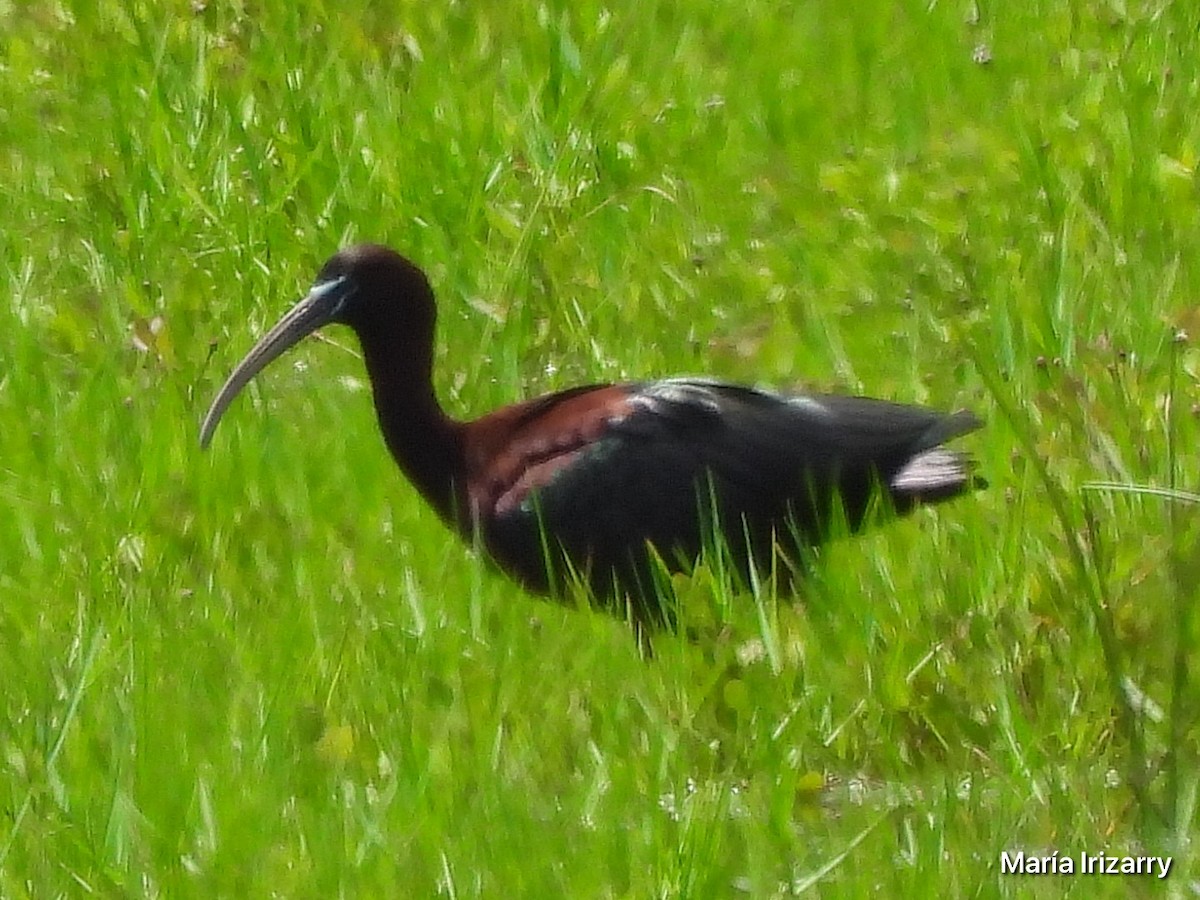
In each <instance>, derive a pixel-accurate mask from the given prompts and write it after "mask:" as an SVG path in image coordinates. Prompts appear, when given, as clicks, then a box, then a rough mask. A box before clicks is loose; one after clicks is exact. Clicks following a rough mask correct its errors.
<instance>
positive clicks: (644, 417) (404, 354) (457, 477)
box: [200, 243, 985, 629]
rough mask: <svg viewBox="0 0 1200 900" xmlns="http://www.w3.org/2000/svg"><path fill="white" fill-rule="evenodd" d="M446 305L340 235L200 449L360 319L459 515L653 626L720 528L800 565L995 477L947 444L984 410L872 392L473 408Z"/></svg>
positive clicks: (416, 458)
mask: <svg viewBox="0 0 1200 900" xmlns="http://www.w3.org/2000/svg"><path fill="white" fill-rule="evenodd" d="M436 318H437V312H436V304H435V298H434V292H433V289H432V287H431V285H430V282H429V279H428V277H427V276H426V275H425V273H424V272H423V271H422V270H421V269H420V268H419V267H418V266H417V265H416V264H415V263H413V262H412V261H410V260H409V259H407V258H405V257H404V256H402V255H401V254H399V253H397V252H396V251H394V250H392V249H389V248H388V247H386V246H383V245H381V244H371V243H363V244H357V245H354V246H350V247H347V248H345V249H342V250H340V251H339V252H337V253H335V254H334V255H333V256H332V257H331V258H330V259H329V260H328V261H327V262H326V263H325V264H324V265H323V266H322V268H321V269H320V272H319V273H318V275H317V277H316V280H315V282H314V283H313V286H312V288H311V290H310V291H309V292H308V293H307V294H306V295H305V296H304V297H303V299H301V300H300V301H299V302H298V303H296V304H295V305H294V306H293V307H292V308H291V309H290V311H288V312H287V313H286V314H285V315H284V316H283V317H282V318H281V319H280V320H279V321H278V323H277V324H276V325H275V326H273V327H272V328H271V329H270V330H269V331H268V332H267V333H266V334H265V335H263V337H262V338H261V339H260V340H259V341H258V342H257V343H255V344H254V345H253V347H252V348H251V349H250V351H249V352H248V353H247V354H246V356H245V357H244V358H243V359H242V361H241V362H240V363H239V364H238V365H237V366H236V367H235V368H234V369H233V371H232V373H231V374H230V375H229V377H228V379H227V380H226V381H225V383H224V385H223V386H222V387H221V389H220V390H219V391H218V393H217V394H216V396H215V398H214V399H213V402H212V405H211V406H210V408H209V410H208V413H207V415H206V416H205V417H204V420H203V423H202V425H201V428H200V444H201V447H202V448H207V447H208V446H209V444H210V442H211V440H212V437H213V433H214V431H215V429H216V427H217V424H218V423H219V422H220V420H221V418H222V416H223V415H224V414H225V412H226V410H227V408H228V407H229V405H230V403H231V402H232V401H233V399H234V398H235V397H236V396H237V395H238V393H239V392H240V391H241V390H242V389H243V388H244V387H245V386H246V384H247V383H248V382H249V381H250V380H251V379H252V378H254V377H255V376H256V375H257V374H258V373H259V372H261V371H262V370H263V369H264V368H266V367H267V366H268V365H269V364H270V363H271V362H272V361H274V360H275V359H276V358H278V357H279V356H280V355H281V354H283V353H284V352H285V351H287V350H288V349H289V348H291V347H293V346H294V345H296V344H297V343H299V342H300V341H301V340H302V339H303V338H305V337H306V336H308V335H310V334H311V333H313V332H314V331H316V330H317V329H319V328H322V327H323V326H326V325H332V324H340V325H344V326H348V327H349V328H350V329H351V330H352V331H353V332H354V334H355V335H356V336H357V339H358V342H359V344H360V346H361V349H362V355H363V359H364V362H365V365H366V370H367V374H368V376H369V380H370V384H371V391H372V397H373V400H374V406H375V412H376V415H377V418H378V421H379V427H380V430H381V431H382V433H383V439H384V442H385V443H386V445H387V449H388V450H389V451H390V452H391V455H392V457H393V458H394V459H395V461H396V463H397V464H398V466H399V468H400V469H401V471H402V472H403V474H404V475H405V476H406V477H407V478H408V480H409V481H410V482H411V483H412V484H413V485H414V486H415V487H416V489H417V491H418V492H419V493H420V495H421V496H422V497H423V498H424V499H425V501H427V502H428V504H429V505H430V506H432V507H433V509H434V510H436V512H437V514H438V515H439V516H440V518H441V519H442V520H443V521H444V522H445V523H446V524H447V525H448V526H449V528H450V529H451V530H453V531H455V532H457V533H458V534H459V535H460V536H461V537H462V538H463V539H464V540H465V541H466V542H467V543H468V544H469V545H470V546H475V547H482V548H483V550H484V551H485V553H486V555H487V556H488V557H489V558H490V560H491V561H493V562H494V563H495V564H496V565H497V566H498V567H499V568H500V569H501V570H503V571H504V572H505V573H507V574H508V575H509V576H511V577H512V578H513V579H514V580H515V581H516V582H518V583H519V584H520V585H521V586H523V587H524V588H525V589H526V590H528V591H529V592H531V593H534V594H545V595H550V596H551V597H553V598H556V599H559V600H566V599H568V598H569V596H571V594H570V592H571V590H573V589H578V588H580V587H582V588H583V589H584V590H585V591H586V592H587V595H588V598H589V599H590V600H591V601H592V602H594V603H596V604H597V605H599V606H600V607H601V608H604V609H607V610H609V611H613V612H617V611H623V612H624V613H625V615H627V616H628V617H629V618H630V619H631V620H632V621H633V623H634V624H636V625H637V626H638V627H639V628H640V627H646V628H650V629H654V628H659V627H662V626H664V625H666V626H670V625H671V624H672V623H673V622H674V621H675V610H673V609H671V608H670V606H669V604H668V603H666V602H664V600H663V593H664V592H663V590H662V578H661V575H662V573H663V572H664V571H665V572H667V573H668V574H670V573H675V572H680V571H684V572H686V571H687V570H688V568H689V567H690V566H693V565H694V564H695V562H696V560H697V559H698V558H699V557H700V555H701V553H702V552H703V551H704V549H705V547H707V546H709V543H707V542H710V541H711V539H712V537H713V536H714V535H719V536H720V537H721V538H723V543H724V547H725V549H726V552H727V553H728V554H729V558H730V560H731V561H732V563H733V566H732V568H733V570H734V571H735V572H737V573H738V574H739V575H740V577H742V578H743V579H748V578H750V577H752V575H753V574H754V571H752V570H757V571H759V572H761V571H764V570H765V569H766V568H767V567H770V566H772V565H773V564H774V563H775V562H777V561H778V560H779V559H782V560H783V561H784V563H785V564H786V565H785V566H783V567H777V568H783V569H784V570H785V571H789V572H791V571H796V570H798V569H799V568H801V567H802V566H801V565H800V564H799V562H798V561H799V560H800V559H801V557H802V556H803V554H804V553H805V552H806V550H807V549H808V548H811V547H815V546H817V545H819V544H821V543H822V542H824V541H825V540H826V539H827V538H829V537H830V536H831V535H832V534H833V533H835V532H836V533H841V534H850V533H854V532H857V531H859V530H861V529H862V528H863V527H864V526H865V525H866V524H867V523H868V522H870V521H873V520H874V518H875V515H874V513H875V511H876V510H880V509H883V510H886V511H888V512H890V513H892V514H895V515H902V514H904V513H906V512H908V511H910V510H911V509H913V508H914V507H916V506H918V505H921V504H932V503H938V502H941V501H945V500H949V499H951V498H953V497H957V496H959V495H961V494H964V493H967V492H969V491H971V490H973V489H974V488H976V487H982V486H984V484H985V482H983V480H982V478H980V477H979V476H977V475H976V474H975V468H976V467H975V463H974V461H973V460H972V459H971V457H970V456H969V455H967V454H966V453H964V452H961V451H958V450H953V449H949V448H947V447H945V446H944V444H946V443H947V442H948V441H950V440H952V439H954V438H957V437H959V436H961V435H964V434H967V433H969V432H972V431H975V430H976V429H978V428H980V427H981V426H982V422H981V421H980V420H979V419H978V418H977V417H976V416H975V415H974V414H973V413H971V412H969V411H966V410H960V411H957V412H954V413H945V412H940V411H936V410H932V409H928V408H925V407H920V406H912V405H905V404H899V403H893V402H890V401H886V400H878V399H872V398H868V397H858V396H844V395H836V394H827V393H826V394H822V393H793V394H780V393H774V392H771V391H768V390H765V389H759V388H755V387H748V386H742V385H738V384H731V383H725V382H722V381H718V380H714V379H709V378H700V377H674V378H665V379H660V380H647V381H630V382H625V383H608V384H587V385H583V386H579V387H573V388H569V389H566V390H562V391H559V392H557V393H552V394H548V395H545V396H541V397H537V398H535V399H531V400H526V401H524V402H520V403H517V404H515V405H511V406H506V407H504V408H502V409H499V410H496V411H495V412H492V413H490V414H487V415H484V416H482V417H481V418H478V419H475V420H473V421H460V420H458V419H455V418H453V417H452V416H450V415H448V414H447V413H446V412H445V411H443V409H442V407H441V404H440V403H439V401H438V398H437V396H436V394H435V391H434V387H433V356H434V338H435V325H436ZM743 583H744V584H749V583H750V582H749V581H745V580H744V581H743ZM572 585H574V586H575V587H574V588H572V587H571V586H572Z"/></svg>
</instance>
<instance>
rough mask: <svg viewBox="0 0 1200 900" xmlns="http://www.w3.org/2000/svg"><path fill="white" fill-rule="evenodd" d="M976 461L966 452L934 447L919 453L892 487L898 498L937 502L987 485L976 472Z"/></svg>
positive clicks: (896, 476) (895, 477) (894, 478)
mask: <svg viewBox="0 0 1200 900" xmlns="http://www.w3.org/2000/svg"><path fill="white" fill-rule="evenodd" d="M974 470H975V463H974V460H972V459H971V457H970V456H968V455H967V454H966V453H962V452H960V451H958V450H947V449H946V448H945V447H934V448H933V449H932V450H925V451H923V452H921V453H918V454H917V455H916V456H914V457H913V458H912V459H910V460H909V461H908V462H907V463H905V464H904V467H903V468H902V469H900V471H899V472H897V473H896V474H895V475H894V476H892V481H891V484H890V485H889V487H891V490H892V494H893V495H894V496H895V497H896V498H897V499H900V498H903V499H904V500H908V501H911V502H916V503H937V502H939V501H941V500H949V499H950V498H951V497H957V496H958V495H959V494H961V493H963V492H964V491H966V490H967V489H968V488H972V487H974V488H982V487H986V486H987V482H985V481H984V480H983V479H982V478H980V477H979V476H978V475H976V474H975V472H974Z"/></svg>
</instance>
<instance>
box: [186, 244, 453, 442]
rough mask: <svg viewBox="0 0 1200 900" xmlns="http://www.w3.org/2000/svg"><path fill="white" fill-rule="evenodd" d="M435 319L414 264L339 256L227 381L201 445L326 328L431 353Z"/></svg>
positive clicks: (377, 251) (388, 256)
mask: <svg viewBox="0 0 1200 900" xmlns="http://www.w3.org/2000/svg"><path fill="white" fill-rule="evenodd" d="M434 318H435V308H434V302H433V291H432V289H431V288H430V286H429V280H428V279H427V278H426V277H425V273H424V272H422V271H421V270H420V268H418V267H417V266H416V265H415V264H414V263H412V262H410V261H409V260H407V259H405V258H404V257H403V256H401V255H400V254H399V253H396V252H395V251H394V250H390V249H388V248H387V247H384V246H381V245H379V244H357V245H355V246H353V247H347V248H346V249H344V250H340V251H338V252H337V253H335V254H334V255H333V256H331V257H330V258H329V260H328V261H327V262H326V263H325V265H323V266H322V267H321V271H320V272H319V273H318V274H317V278H316V281H314V282H313V286H312V289H311V290H310V291H309V292H308V294H307V295H306V296H305V297H304V298H303V299H302V300H301V301H300V302H299V303H297V304H296V305H295V306H293V307H292V308H291V309H290V310H289V311H288V312H287V313H286V314H285V315H284V317H283V318H282V319H280V320H279V321H278V322H277V323H275V325H274V327H272V328H271V330H270V331H268V332H267V333H266V334H265V335H263V337H262V338H261V339H260V340H259V341H258V343H257V344H255V345H254V346H253V347H252V348H251V349H250V352H249V353H247V354H246V356H245V357H244V358H243V359H242V361H241V362H240V363H238V365H237V367H236V368H235V369H234V370H233V372H232V373H231V374H230V376H229V378H228V379H227V380H226V381H225V384H224V386H223V387H222V388H221V390H220V391H219V392H218V393H217V396H216V398H215V399H214V400H213V402H212V406H211V407H209V410H208V415H206V416H205V417H204V424H203V425H202V426H201V428H200V446H201V447H207V446H208V443H209V441H210V440H211V439H212V435H213V432H214V431H215V430H216V428H217V423H218V422H219V421H220V420H221V416H222V415H223V414H224V412H225V410H226V408H227V407H228V406H229V404H230V403H231V402H233V399H234V397H236V396H237V395H238V393H239V392H240V391H241V390H242V388H244V387H245V386H246V385H247V384H248V383H249V382H250V380H251V379H252V378H253V377H254V376H255V375H257V374H258V373H259V372H261V371H262V370H263V369H265V368H266V367H267V366H268V365H269V364H270V363H271V362H273V361H274V360H275V359H277V358H278V357H279V356H281V355H282V354H283V353H284V351H286V350H288V349H289V348H290V347H293V346H295V345H296V344H297V343H299V342H300V341H301V340H302V339H303V338H305V337H307V336H308V335H310V334H312V333H313V332H314V331H316V330H317V329H318V328H320V327H322V326H323V325H329V324H331V323H336V324H339V325H348V326H350V327H351V328H353V329H354V331H355V332H356V333H357V334H358V337H359V340H360V341H361V342H363V343H364V344H365V343H366V342H367V341H369V340H371V339H372V338H373V337H376V336H379V337H385V336H386V337H394V336H398V335H399V336H403V338H404V339H405V340H406V341H411V342H413V343H414V344H415V345H416V346H420V347H424V348H426V350H427V349H428V347H429V346H430V345H431V344H432V342H433V325H434ZM396 349H397V350H398V351H401V352H402V348H396Z"/></svg>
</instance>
